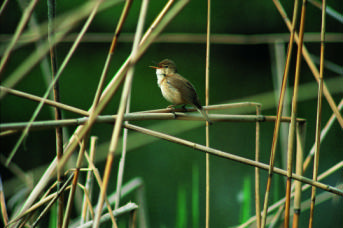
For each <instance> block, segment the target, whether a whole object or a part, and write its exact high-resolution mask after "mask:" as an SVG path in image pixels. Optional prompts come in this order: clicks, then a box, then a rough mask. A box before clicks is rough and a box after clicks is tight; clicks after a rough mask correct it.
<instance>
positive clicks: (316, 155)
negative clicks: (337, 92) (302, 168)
mask: <svg viewBox="0 0 343 228" xmlns="http://www.w3.org/2000/svg"><path fill="white" fill-rule="evenodd" d="M325 12H326V0H323V1H322V29H321V34H320V41H321V45H320V72H319V82H318V83H319V85H318V103H317V120H316V139H315V145H316V147H315V153H314V161H313V180H315V181H316V180H317V176H318V165H319V150H320V128H321V121H322V96H323V74H324V47H325V45H324V42H325V15H326V14H325ZM315 201H316V188H315V187H312V192H311V206H310V221H309V228H312V226H313V214H314V206H315Z"/></svg>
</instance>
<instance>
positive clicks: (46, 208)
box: [22, 174, 74, 227]
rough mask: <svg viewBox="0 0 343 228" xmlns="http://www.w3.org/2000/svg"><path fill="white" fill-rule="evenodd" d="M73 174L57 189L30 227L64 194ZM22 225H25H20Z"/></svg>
mask: <svg viewBox="0 0 343 228" xmlns="http://www.w3.org/2000/svg"><path fill="white" fill-rule="evenodd" d="M73 176H74V174H72V175H70V177H69V178H68V180H66V181H65V182H64V183H63V186H61V188H60V189H58V192H57V194H55V195H54V198H52V199H51V201H50V202H49V204H48V205H47V206H46V207H45V208H44V210H43V211H42V212H41V213H40V215H39V216H38V217H37V219H36V221H35V222H34V223H33V224H32V227H35V226H36V225H37V224H38V223H39V221H40V220H41V219H42V217H43V216H44V215H45V214H46V213H47V212H48V211H49V209H50V208H51V207H52V206H53V205H54V203H55V202H56V200H58V199H59V198H60V196H61V194H63V193H64V191H65V190H66V188H67V187H68V185H69V183H70V181H71V180H72V178H73ZM22 224H23V225H24V224H25V223H22Z"/></svg>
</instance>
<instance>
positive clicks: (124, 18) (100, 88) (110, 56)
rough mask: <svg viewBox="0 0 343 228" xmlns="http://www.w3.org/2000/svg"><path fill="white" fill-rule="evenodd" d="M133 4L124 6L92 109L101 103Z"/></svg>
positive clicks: (128, 2) (130, 2) (127, 3)
mask: <svg viewBox="0 0 343 228" xmlns="http://www.w3.org/2000/svg"><path fill="white" fill-rule="evenodd" d="M131 4H132V0H127V1H125V6H124V9H123V10H122V13H121V16H120V19H119V22H118V24H117V28H116V30H115V33H114V36H113V38H112V43H111V47H110V49H109V52H108V54H107V58H106V62H105V65H104V67H103V70H102V73H101V76H100V81H99V84H98V88H97V90H96V94H95V96H94V100H93V106H92V107H95V106H96V105H97V104H98V102H99V99H100V95H101V93H102V90H103V87H104V83H105V79H106V76H107V72H108V69H109V66H110V62H111V59H112V56H113V53H114V50H115V47H116V46H117V41H118V37H119V35H120V33H121V30H122V28H123V25H124V22H125V20H126V18H127V15H128V13H129V10H130V8H131Z"/></svg>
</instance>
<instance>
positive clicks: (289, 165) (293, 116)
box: [284, 0, 307, 228]
mask: <svg viewBox="0 0 343 228" xmlns="http://www.w3.org/2000/svg"><path fill="white" fill-rule="evenodd" d="M306 4H307V1H306V0H303V3H302V9H301V18H300V29H299V43H298V52H297V60H296V66H295V67H296V68H295V77H294V89H293V98H292V111H291V124H290V127H289V134H288V150H287V184H286V205H285V223H284V226H285V227H286V228H288V227H289V219H290V200H291V197H290V196H291V181H292V168H293V147H294V139H295V127H296V120H295V119H296V113H297V100H298V89H299V78H300V66H301V61H302V47H303V38H304V27H305V18H306V17H305V16H306Z"/></svg>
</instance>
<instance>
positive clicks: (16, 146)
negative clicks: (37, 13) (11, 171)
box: [7, 0, 102, 172]
mask: <svg viewBox="0 0 343 228" xmlns="http://www.w3.org/2000/svg"><path fill="white" fill-rule="evenodd" d="M101 2H102V0H100V1H97V2H96V3H95V5H94V8H93V9H92V11H91V13H90V15H89V17H88V18H87V20H86V22H85V24H84V26H83V28H82V30H81V32H80V34H79V36H78V38H77V39H76V40H75V42H74V44H73V46H72V47H71V49H70V50H69V52H68V54H67V56H66V57H65V59H64V61H63V63H62V64H61V67H60V68H59V70H58V72H57V74H56V76H55V78H54V80H53V81H52V83H51V84H50V85H49V87H48V89H47V91H46V92H45V94H44V96H43V101H44V100H45V99H47V97H48V95H49V93H50V91H51V89H52V87H54V85H55V83H56V82H57V80H58V79H59V77H60V76H61V74H62V72H63V70H64V69H65V67H66V65H67V64H68V62H69V60H70V58H71V56H72V55H73V53H74V52H75V50H76V48H77V46H78V45H79V43H80V41H81V38H82V37H83V35H84V34H85V33H86V31H87V29H88V27H89V25H90V23H91V22H92V20H93V19H94V17H95V14H96V12H97V10H98V7H99V5H100V4H101ZM57 40H58V38H56V37H55V39H54V42H57ZM43 101H41V102H40V103H39V105H38V106H37V108H36V109H35V111H34V113H33V115H32V117H31V119H30V122H29V124H28V125H27V126H26V128H25V130H24V131H23V132H22V134H21V136H20V138H19V139H18V141H17V143H16V145H15V146H14V148H13V150H12V151H11V153H10V157H9V159H8V161H7V164H8V163H9V162H10V161H11V159H12V158H13V156H14V154H15V153H16V151H17V150H18V148H19V146H20V145H21V143H22V142H23V141H24V138H25V137H26V135H27V134H28V132H29V129H30V126H31V124H32V123H33V121H34V120H35V119H36V117H37V116H38V114H39V112H40V110H41V109H42V107H43V104H44V103H43ZM59 160H62V158H60V159H59ZM57 172H59V171H57Z"/></svg>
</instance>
